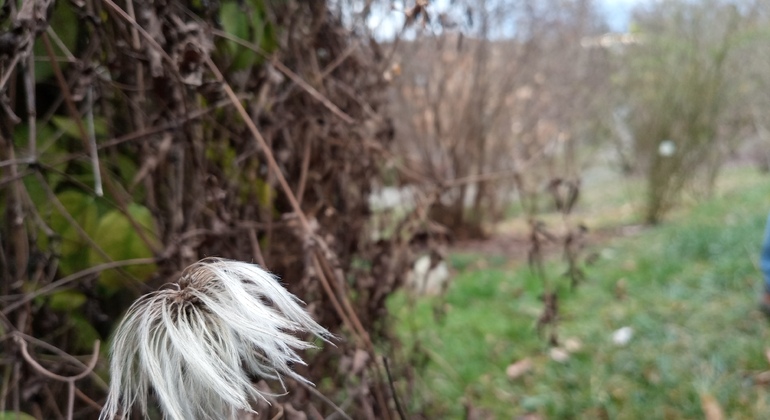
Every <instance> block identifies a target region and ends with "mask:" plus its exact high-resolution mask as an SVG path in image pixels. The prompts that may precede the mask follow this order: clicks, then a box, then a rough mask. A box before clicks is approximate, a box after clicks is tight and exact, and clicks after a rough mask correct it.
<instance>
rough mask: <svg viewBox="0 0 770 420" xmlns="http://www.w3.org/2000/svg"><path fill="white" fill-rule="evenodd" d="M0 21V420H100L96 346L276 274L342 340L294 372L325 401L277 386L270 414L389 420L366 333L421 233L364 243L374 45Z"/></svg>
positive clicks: (96, 8) (376, 155)
mask: <svg viewBox="0 0 770 420" xmlns="http://www.w3.org/2000/svg"><path fill="white" fill-rule="evenodd" d="M3 4H4V6H3V8H2V11H3V13H2V15H1V16H0V107H1V108H2V110H3V111H2V112H0V128H1V130H2V131H0V176H1V177H2V178H0V191H1V193H0V212H2V214H3V223H2V229H0V246H1V247H2V249H0V276H2V279H3V281H2V282H1V283H2V290H1V293H2V308H3V309H2V315H3V316H2V328H3V331H2V334H3V336H2V339H3V340H2V341H1V342H0V346H2V347H0V349H1V351H2V355H3V357H2V369H3V382H2V384H1V385H2V386H1V387H0V392H1V393H2V395H0V413H2V412H8V411H16V412H26V413H30V414H32V415H33V416H35V417H37V418H62V417H66V416H74V417H77V418H94V417H95V416H96V415H97V413H98V411H99V408H100V406H101V404H102V403H103V400H104V396H105V389H106V382H107V381H108V372H107V371H106V366H107V364H106V362H105V361H106V360H105V359H106V350H105V349H106V347H107V346H105V345H103V346H101V348H102V350H101V351H99V350H98V346H97V348H96V349H97V350H92V347H93V346H94V343H95V342H98V341H99V340H101V341H104V340H107V339H108V337H109V334H110V332H111V331H112V329H113V328H114V326H115V324H116V322H117V320H118V319H119V317H120V316H121V315H122V314H123V312H124V311H125V309H126V308H127V307H128V305H129V304H130V303H131V302H132V301H133V300H134V299H135V298H136V297H138V296H139V295H140V294H142V293H145V292H148V291H150V290H154V289H156V288H158V287H160V286H162V285H163V284H165V283H167V282H170V281H174V280H176V277H177V276H178V274H179V272H180V270H181V269H183V268H184V267H185V266H187V265H189V264H190V263H193V262H195V261H197V260H198V259H199V258H202V257H206V256H221V257H226V258H231V259H239V260H243V261H253V262H257V263H259V264H262V265H264V266H265V267H267V268H268V269H270V270H271V271H273V272H275V273H277V274H278V275H280V276H281V277H282V279H283V282H284V283H285V284H286V286H287V287H288V288H289V289H290V290H291V291H292V292H293V293H295V294H296V295H298V296H299V297H300V298H302V299H303V300H304V301H305V302H307V303H308V305H309V309H310V311H311V312H312V313H313V315H314V316H315V318H316V320H317V321H318V322H319V323H320V324H322V325H323V326H325V327H326V328H328V329H329V330H331V331H332V332H334V333H336V334H337V335H339V336H340V337H341V339H340V341H339V342H338V343H337V347H332V346H328V345H327V346H324V347H323V349H321V350H320V351H318V352H316V353H314V354H312V355H309V356H308V357H306V360H307V361H308V362H309V365H308V367H306V368H305V367H297V369H298V370H300V371H301V373H302V374H304V375H306V376H307V377H308V378H310V379H311V380H313V381H314V382H316V383H317V384H318V385H319V387H318V388H317V389H313V388H310V387H303V386H301V385H300V384H295V383H288V388H289V390H290V393H289V394H288V396H285V397H282V398H281V399H278V400H276V401H273V405H272V406H266V405H265V406H260V407H258V408H259V409H260V413H261V414H262V415H265V416H267V418H272V417H273V416H274V415H276V414H277V413H285V414H287V415H288V414H291V413H293V412H296V411H301V412H304V413H306V414H307V415H309V416H316V417H317V416H318V415H321V416H324V417H325V416H326V415H329V414H331V413H334V412H337V413H338V415H342V414H340V412H342V411H344V412H347V413H348V414H349V415H350V416H352V417H355V418H384V419H387V418H390V417H391V416H393V415H394V414H393V413H395V410H396V405H397V404H396V401H397V400H396V399H395V398H394V396H393V395H392V393H391V392H390V388H391V387H389V386H388V379H387V375H386V374H385V369H384V365H383V359H382V357H381V356H378V355H377V354H376V352H375V344H376V343H377V341H378V339H379V338H380V337H381V336H382V334H383V329H382V328H381V324H380V323H379V320H378V319H379V318H380V317H381V315H382V314H383V313H384V310H385V308H384V301H385V297H387V295H388V294H389V293H390V292H391V291H392V290H393V289H394V287H395V286H396V283H397V279H398V278H400V273H401V271H402V270H403V268H404V266H405V263H406V262H408V258H407V257H406V255H407V247H408V245H409V243H410V238H411V232H413V231H415V227H419V226H421V223H420V222H419V220H418V221H417V222H416V223H413V221H410V220H405V221H403V222H402V223H401V224H399V226H398V229H399V230H398V232H399V233H398V234H394V235H392V236H390V238H391V239H387V240H383V239H380V240H378V241H377V242H374V241H373V240H372V239H371V238H373V236H372V235H370V234H369V233H368V232H367V220H368V218H369V207H368V201H367V200H368V195H369V191H370V188H371V186H372V184H373V182H374V180H375V179H376V178H377V177H378V174H379V167H380V166H381V164H382V161H383V159H384V157H383V154H382V153H381V152H382V150H384V147H385V146H386V145H387V143H388V142H389V140H390V137H391V136H392V134H391V130H390V125H389V123H388V120H387V119H386V118H384V117H383V116H382V114H381V113H380V112H379V108H380V104H381V102H380V101H381V93H382V92H383V90H384V87H385V82H384V80H383V78H382V73H383V72H382V69H383V68H384V65H385V64H384V63H382V58H381V53H380V52H378V51H377V49H376V48H377V47H376V45H375V44H374V43H370V42H369V40H367V39H366V37H365V36H364V35H361V34H353V33H351V31H350V30H349V29H346V28H345V27H344V26H343V25H342V24H341V20H342V17H341V15H342V12H335V13H333V12H331V11H330V9H329V8H328V7H327V4H326V3H325V2H321V1H311V2H301V1H280V2H278V1H276V2H273V1H268V0H264V1H263V0H248V1H235V0H222V1H214V2H192V3H189V4H188V3H187V2H178V1H173V0H169V1H154V2H149V1H142V0H138V1H131V0H129V1H125V2H123V1H117V0H81V1H70V2H65V1H61V0H60V1H58V2H54V1H53V0H26V1H23V2H21V5H20V7H18V8H17V7H16V2H4V3H3ZM92 351H95V352H96V355H95V356H94V357H97V356H100V358H99V362H98V363H96V364H95V365H88V363H89V362H88V361H89V360H95V359H93V358H90V359H89V357H91V356H88V354H89V353H90V352H92ZM74 355H85V356H83V357H81V356H74ZM33 362H34V363H33ZM73 378H74V379H73ZM255 379H256V378H255ZM260 386H267V385H266V384H263V383H262V384H260ZM274 391H280V388H277V389H274ZM324 395H325V396H324ZM335 405H337V407H335Z"/></svg>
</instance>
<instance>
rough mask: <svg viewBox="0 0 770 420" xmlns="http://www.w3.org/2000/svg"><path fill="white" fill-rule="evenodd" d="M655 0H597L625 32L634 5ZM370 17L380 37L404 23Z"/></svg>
mask: <svg viewBox="0 0 770 420" xmlns="http://www.w3.org/2000/svg"><path fill="white" fill-rule="evenodd" d="M650 1H655V0H596V3H597V6H598V8H599V10H600V11H601V12H602V13H603V14H604V16H605V17H606V19H607V23H608V24H609V26H610V29H611V30H612V31H613V32H625V31H626V30H627V29H628V21H629V17H630V13H631V10H632V9H633V8H634V6H636V5H638V4H641V3H647V2H650ZM448 3H449V1H448V0H431V6H430V7H431V9H433V10H434V11H441V10H444V9H446V8H447V7H448V6H447V5H448ZM373 12H374V13H372V14H371V17H370V18H369V22H368V23H369V26H370V27H371V28H372V29H374V30H375V34H376V35H377V37H378V38H385V39H387V38H392V37H393V35H394V34H395V33H396V32H397V31H398V29H400V28H401V27H402V26H403V24H404V15H403V13H398V12H393V11H390V10H374V11H373Z"/></svg>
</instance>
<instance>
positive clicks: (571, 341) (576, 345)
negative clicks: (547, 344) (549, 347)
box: [564, 338, 583, 353]
mask: <svg viewBox="0 0 770 420" xmlns="http://www.w3.org/2000/svg"><path fill="white" fill-rule="evenodd" d="M582 348H583V343H581V342H580V340H578V339H577V338H568V339H566V340H564V349H565V350H567V351H568V352H570V353H575V352H578V351H580V349H582Z"/></svg>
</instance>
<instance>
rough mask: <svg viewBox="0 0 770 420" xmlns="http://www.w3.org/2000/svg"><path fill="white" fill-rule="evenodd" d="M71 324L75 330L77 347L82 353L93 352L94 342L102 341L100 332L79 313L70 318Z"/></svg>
mask: <svg viewBox="0 0 770 420" xmlns="http://www.w3.org/2000/svg"><path fill="white" fill-rule="evenodd" d="M70 323H71V324H72V327H73V328H74V329H75V347H76V348H77V350H81V351H91V349H92V348H93V346H94V341H96V340H101V338H102V337H101V336H100V335H99V332H98V331H96V329H95V328H94V326H93V325H91V323H90V322H89V321H88V319H86V318H85V317H84V316H83V315H81V314H79V313H75V314H72V315H71V316H70Z"/></svg>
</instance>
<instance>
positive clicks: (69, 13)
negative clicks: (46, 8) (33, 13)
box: [34, 1, 83, 82]
mask: <svg viewBox="0 0 770 420" xmlns="http://www.w3.org/2000/svg"><path fill="white" fill-rule="evenodd" d="M73 9H74V6H73V5H72V4H71V3H70V2H66V1H57V2H56V6H55V9H54V11H53V13H51V15H50V16H51V20H50V26H51V29H53V31H54V32H55V33H56V35H57V36H58V37H59V39H61V41H62V43H63V44H64V46H65V47H67V49H68V50H69V51H70V52H71V53H73V54H74V53H75V52H76V51H75V48H76V47H77V38H78V31H79V29H80V28H81V27H83V25H82V23H81V22H80V21H79V19H78V16H77V14H76V13H75V11H74V10H73ZM51 44H53V46H54V47H53V48H54V54H55V55H57V56H64V53H63V52H62V51H60V50H59V47H58V46H57V45H56V44H55V43H54V42H53V40H52V41H51ZM34 53H35V57H46V58H47V57H48V52H47V51H46V49H45V45H44V44H43V40H42V39H40V38H38V39H37V40H36V42H35V47H34ZM67 65H68V63H67V62H59V67H60V68H61V69H62V71H64V69H65V68H66V67H67ZM52 76H53V67H52V66H51V63H49V62H48V61H47V60H46V61H38V62H36V63H35V81H36V82H41V81H44V80H47V79H49V78H51V77H52Z"/></svg>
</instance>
